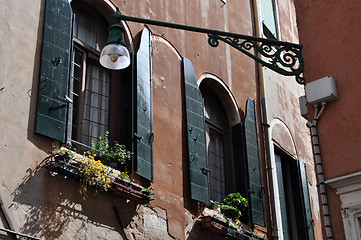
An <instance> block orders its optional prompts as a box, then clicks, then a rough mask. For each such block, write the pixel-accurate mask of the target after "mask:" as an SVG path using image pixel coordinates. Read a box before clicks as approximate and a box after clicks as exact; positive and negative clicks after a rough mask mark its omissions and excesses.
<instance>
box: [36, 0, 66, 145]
mask: <svg viewBox="0 0 361 240" xmlns="http://www.w3.org/2000/svg"><path fill="white" fill-rule="evenodd" d="M71 49H72V11H71V6H70V4H69V1H68V0H47V1H46V9H45V21H44V32H43V46H42V56H41V67H40V80H39V94H38V106H37V116H36V127H35V131H36V132H37V133H40V134H42V135H45V136H48V137H51V138H54V139H56V140H59V141H61V142H65V140H66V126H67V103H66V102H65V96H66V95H67V94H68V84H69V74H70V71H69V69H70V59H71Z"/></svg>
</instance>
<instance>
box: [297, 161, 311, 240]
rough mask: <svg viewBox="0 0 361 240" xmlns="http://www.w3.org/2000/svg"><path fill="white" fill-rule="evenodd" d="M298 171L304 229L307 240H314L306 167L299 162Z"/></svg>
mask: <svg viewBox="0 0 361 240" xmlns="http://www.w3.org/2000/svg"><path fill="white" fill-rule="evenodd" d="M297 163H298V169H299V173H300V180H301V181H300V183H301V192H302V196H303V199H302V200H303V203H304V211H305V227H306V231H307V234H308V239H309V240H313V239H315V235H314V231H313V219H312V209H311V203H310V196H309V193H308V181H307V173H306V165H305V164H304V163H303V162H301V161H297Z"/></svg>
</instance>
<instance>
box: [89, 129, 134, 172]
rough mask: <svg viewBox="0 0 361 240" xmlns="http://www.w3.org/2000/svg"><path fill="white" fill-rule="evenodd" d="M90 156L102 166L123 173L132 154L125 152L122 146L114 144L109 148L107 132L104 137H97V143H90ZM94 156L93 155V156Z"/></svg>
mask: <svg viewBox="0 0 361 240" xmlns="http://www.w3.org/2000/svg"><path fill="white" fill-rule="evenodd" d="M91 147H92V155H93V156H94V157H95V159H98V160H100V161H101V162H102V163H103V164H105V165H108V166H111V167H113V168H116V169H118V170H120V171H121V172H125V171H126V170H127V169H126V166H127V163H128V162H129V160H130V158H131V155H132V153H131V152H130V151H127V150H126V147H125V146H124V145H121V144H119V143H118V142H116V141H115V142H114V145H113V146H111V145H110V143H109V132H108V131H106V132H105V135H104V137H99V140H98V142H97V143H95V142H94V141H92V143H91ZM94 154H95V155H94Z"/></svg>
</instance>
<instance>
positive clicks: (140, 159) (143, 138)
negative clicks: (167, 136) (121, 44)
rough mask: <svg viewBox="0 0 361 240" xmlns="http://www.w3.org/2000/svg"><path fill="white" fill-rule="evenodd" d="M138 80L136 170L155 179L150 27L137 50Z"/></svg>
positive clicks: (146, 176)
mask: <svg viewBox="0 0 361 240" xmlns="http://www.w3.org/2000/svg"><path fill="white" fill-rule="evenodd" d="M136 81H137V83H136V84H137V85H136V91H137V94H136V95H137V96H136V102H137V111H136V119H137V124H136V132H135V139H136V154H137V164H136V165H137V168H136V171H137V172H138V174H139V175H140V176H142V177H144V178H146V179H148V180H150V181H153V107H152V46H151V33H150V31H149V30H148V28H144V29H143V31H142V35H141V39H140V46H139V50H138V52H137V78H136Z"/></svg>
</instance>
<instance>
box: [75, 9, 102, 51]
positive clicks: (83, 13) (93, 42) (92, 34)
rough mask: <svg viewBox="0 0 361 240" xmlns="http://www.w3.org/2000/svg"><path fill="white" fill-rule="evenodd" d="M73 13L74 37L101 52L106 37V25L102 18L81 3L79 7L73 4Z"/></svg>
mask: <svg viewBox="0 0 361 240" xmlns="http://www.w3.org/2000/svg"><path fill="white" fill-rule="evenodd" d="M73 12H74V15H75V18H74V19H75V21H74V33H73V34H74V37H76V38H77V39H79V40H81V41H82V42H84V43H86V44H88V45H89V46H90V47H92V48H94V49H96V50H97V51H101V49H103V47H104V45H105V42H106V39H107V36H108V33H107V29H108V23H107V22H106V21H105V19H104V18H103V16H101V15H100V14H99V13H98V12H96V11H94V10H93V9H92V8H91V7H90V6H88V5H86V4H85V3H82V4H81V6H78V4H75V7H73Z"/></svg>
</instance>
